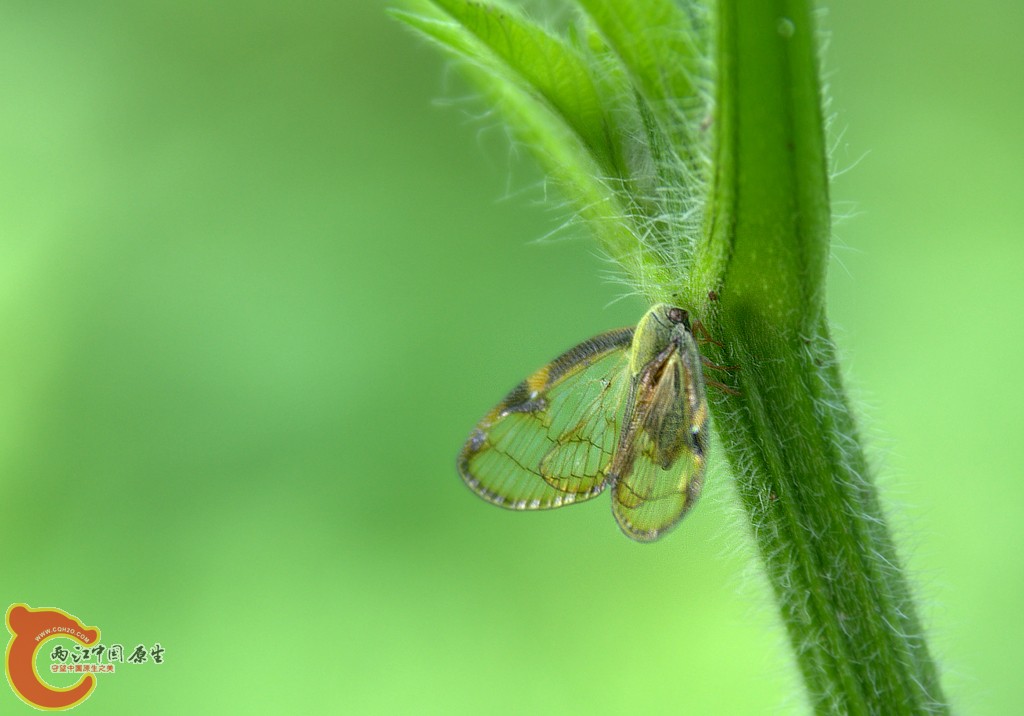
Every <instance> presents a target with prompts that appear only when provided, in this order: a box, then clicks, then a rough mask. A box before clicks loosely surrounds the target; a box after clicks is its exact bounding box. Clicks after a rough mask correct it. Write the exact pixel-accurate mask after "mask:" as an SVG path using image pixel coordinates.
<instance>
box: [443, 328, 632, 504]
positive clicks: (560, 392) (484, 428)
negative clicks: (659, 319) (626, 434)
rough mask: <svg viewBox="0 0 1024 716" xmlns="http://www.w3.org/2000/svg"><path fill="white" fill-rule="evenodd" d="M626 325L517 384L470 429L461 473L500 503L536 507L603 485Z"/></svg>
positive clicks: (622, 381)
mask: <svg viewBox="0 0 1024 716" xmlns="http://www.w3.org/2000/svg"><path fill="white" fill-rule="evenodd" d="M632 338H633V329H632V328H620V329H618V330H615V331H609V332H607V333H602V334H600V335H598V336H595V337H594V338H591V339H590V340H588V341H584V342H583V343H580V344H579V345H577V346H574V347H573V348H571V349H569V350H568V351H566V352H565V353H563V354H562V355H560V356H559V357H558V358H556V359H555V360H554V361H552V362H551V363H549V364H548V365H546V366H544V367H543V368H541V369H540V370H538V371H537V372H536V373H534V374H533V375H531V376H530V377H529V378H527V379H526V380H524V381H523V382H522V383H520V384H519V385H517V386H516V387H515V388H513V389H512V391H511V392H510V393H509V394H508V395H507V396H506V397H505V399H504V400H502V401H501V403H499V404H498V405H497V406H496V407H495V408H494V409H493V410H491V412H489V413H488V414H487V415H485V416H484V418H483V420H481V421H480V422H479V423H478V424H477V426H476V428H475V429H474V430H473V432H472V434H471V435H470V436H469V439H468V440H467V441H466V444H465V445H464V446H463V448H462V452H461V453H459V458H458V467H459V474H460V475H462V479H463V480H464V481H465V483H466V484H467V485H468V486H469V488H470V489H472V490H473V491H474V492H475V493H476V494H478V495H479V496H480V497H482V498H484V499H485V500H487V501H488V502H492V503H494V504H496V505H499V506H501V507H506V508H509V509H516V510H542V509H546V508H551V507H560V506H562V505H568V504H572V503H574V502H580V501H583V500H587V499H589V498H591V497H593V496H595V495H597V494H598V493H600V492H601V490H603V489H604V486H605V482H606V476H607V470H608V466H609V464H610V462H611V459H612V455H613V453H614V452H615V447H616V445H617V444H618V441H619V432H620V430H619V429H620V425H621V419H622V411H623V409H624V406H623V398H624V396H625V393H626V388H627V384H628V383H629V378H628V375H627V374H626V369H627V365H628V354H627V351H626V349H627V348H628V347H629V345H630V342H631V341H632Z"/></svg>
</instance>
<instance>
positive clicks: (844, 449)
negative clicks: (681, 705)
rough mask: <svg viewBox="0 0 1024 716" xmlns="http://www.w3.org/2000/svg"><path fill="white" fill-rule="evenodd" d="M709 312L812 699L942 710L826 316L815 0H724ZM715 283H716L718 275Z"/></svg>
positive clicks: (776, 586)
mask: <svg viewBox="0 0 1024 716" xmlns="http://www.w3.org/2000/svg"><path fill="white" fill-rule="evenodd" d="M718 23H719V25H718V33H719V34H718V45H717V58H716V59H717V66H718V72H719V77H718V94H717V98H718V113H717V117H716V121H717V123H718V128H717V131H718V134H717V137H718V144H717V156H716V173H715V179H714V187H713V189H712V192H713V196H712V203H711V217H712V218H711V222H712V223H711V230H710V231H709V235H708V237H707V242H706V244H705V245H703V246H702V247H700V248H699V252H700V253H701V259H700V260H698V261H697V262H695V263H696V266H697V267H699V269H698V270H699V272H700V273H699V276H700V277H701V278H702V279H703V283H701V282H698V283H697V285H696V287H694V286H692V285H691V287H690V288H689V291H690V292H693V291H695V290H704V289H708V288H714V289H715V290H716V292H717V293H718V296H719V300H718V301H717V302H716V303H714V304H709V305H710V310H709V312H708V316H707V318H706V324H707V325H708V327H709V328H710V329H711V332H712V334H713V335H714V336H715V337H716V338H718V339H719V340H721V341H722V342H723V344H724V347H723V350H722V351H721V352H720V353H714V355H715V356H716V358H717V359H718V360H721V361H722V362H724V363H727V364H730V365H737V366H740V368H741V369H740V370H739V371H737V372H736V378H735V380H736V387H737V388H738V389H739V391H740V393H741V394H740V395H739V396H727V397H724V398H723V399H721V400H720V401H718V402H717V404H716V405H715V413H714V414H715V419H716V428H717V430H718V432H719V434H720V436H721V437H722V440H723V443H724V445H725V449H726V452H727V454H728V455H729V459H730V462H731V464H732V467H733V469H734V474H735V475H736V477H737V485H738V491H739V495H740V498H741V500H742V503H743V506H744V508H745V510H746V513H747V515H748V517H749V519H750V524H751V525H752V528H753V532H754V536H755V540H756V542H757V546H758V549H759V551H760V554H761V558H762V560H763V562H764V565H765V568H766V571H767V574H768V577H769V580H770V582H771V585H772V588H773V590H774V593H775V596H776V598H777V600H778V603H779V606H780V610H781V614H782V617H783V621H784V623H785V626H786V629H787V630H788V633H789V637H790V641H791V643H792V645H793V648H794V650H795V654H796V657H797V662H798V664H799V668H800V670H801V672H802V674H803V677H804V680H805V683H806V685H807V687H808V691H809V695H810V700H811V704H812V705H813V707H814V708H815V710H816V711H817V712H819V713H849V714H919V713H932V712H945V711H946V707H945V705H944V701H943V697H942V693H941V689H940V685H939V681H938V675H937V670H936V668H935V666H934V664H933V662H932V660H931V658H930V657H929V654H928V649H927V646H926V643H925V640H924V636H923V630H922V627H921V624H920V622H919V620H918V618H917V616H916V610H915V607H914V604H913V602H912V599H911V596H910V589H909V587H908V584H907V580H906V578H905V576H904V575H903V572H902V570H901V568H900V567H899V561H898V559H897V557H896V553H895V549H894V546H893V542H892V538H891V536H890V533H889V530H888V527H887V526H886V521H885V518H884V515H883V512H882V509H881V505H880V503H879V499H878V495H877V492H876V489H875V487H874V485H873V483H872V481H871V479H870V477H869V466H868V464H867V460H866V459H865V456H864V452H863V449H862V447H861V444H860V440H859V437H858V435H857V430H856V426H855V420H854V418H853V414H852V412H851V410H850V406H849V404H848V401H847V399H846V397H845V393H844V390H843V387H842V384H841V378H840V372H839V370H838V368H837V365H836V361H835V355H834V349H833V345H832V342H831V340H830V338H829V333H828V328H827V324H826V321H825V312H824V300H823V293H824V292H823V288H822V287H823V286H824V273H825V269H826V261H827V255H828V232H829V202H828V181H827V170H826V160H825V150H824V132H823V126H822V115H821V100H820V95H819V89H818V84H817V82H818V80H817V77H818V69H817V56H816V52H815V37H814V24H813V18H812V15H811V8H810V6H809V3H808V2H805V1H803V0H721V1H720V3H719V14H718ZM712 282H715V284H716V285H712Z"/></svg>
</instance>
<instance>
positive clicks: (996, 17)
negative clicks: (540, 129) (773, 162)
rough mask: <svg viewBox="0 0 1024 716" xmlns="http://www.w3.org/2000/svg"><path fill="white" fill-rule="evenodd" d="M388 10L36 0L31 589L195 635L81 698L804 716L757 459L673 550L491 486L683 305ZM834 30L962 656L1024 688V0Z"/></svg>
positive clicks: (927, 582) (871, 367)
mask: <svg viewBox="0 0 1024 716" xmlns="http://www.w3.org/2000/svg"><path fill="white" fill-rule="evenodd" d="M382 7H383V4H382V3H376V2H355V1H349V2H344V1H342V2H340V3H339V2H312V1H300V2H291V3H283V2H278V3H271V2H257V3H253V2H244V3H243V2H222V3H207V2H174V3H170V2H167V3H135V2H105V3H89V2H69V1H64V2H47V3H40V2H28V1H18V2H5V3H3V5H2V7H0V66H2V67H3V68H4V69H3V72H2V74H0V77H2V79H0V83H2V85H0V86H2V89H0V163H2V164H0V166H2V171H0V182H2V186H0V325H2V336H3V337H2V340H0V375H2V376H3V379H2V380H3V384H2V400H0V544H2V545H3V549H4V559H3V576H2V578H0V606H2V607H3V608H5V609H6V607H7V605H9V604H11V603H13V602H27V603H28V604H30V605H32V606H35V607H41V606H54V607H60V608H62V609H65V610H67V611H69V612H70V613H72V614H74V615H76V616H78V617H79V618H81V619H82V620H84V621H85V622H86V624H88V625H96V626H99V627H100V628H101V630H102V632H103V641H104V642H112V641H124V642H126V643H129V642H130V643H138V642H145V643H151V642H154V641H159V642H161V644H162V645H163V646H164V647H165V648H166V653H165V657H166V662H165V663H164V664H162V665H159V666H157V665H154V664H147V665H143V666H138V667H135V668H127V667H126V668H124V669H123V670H121V671H120V672H119V673H117V674H115V675H112V676H106V677H104V676H103V675H101V676H100V677H99V682H100V683H99V686H98V688H97V690H96V692H95V694H94V695H93V696H92V697H91V698H90V699H89V700H88V701H87V702H86V703H84V704H83V705H82V706H80V707H79V709H78V711H77V713H81V714H89V713H95V714H100V713H102V714H122V713H124V714H127V713H136V712H138V711H139V710H140V709H144V710H145V711H146V712H147V713H150V714H180V713H225V712H243V711H244V712H248V713H353V714H362V713H367V714H404V713H424V714H435V713H436V714H475V713H495V714H499V713H510V714H514V713H538V714H542V713H546V714H565V713H588V714H618V713H627V712H633V713H650V714H660V713H678V712H686V713H737V714H760V713H780V712H781V713H801V712H803V711H804V709H805V706H804V703H803V700H802V696H801V692H800V684H799V680H798V678H797V677H796V675H795V671H794V667H793V665H792V660H791V657H790V656H789V653H788V647H787V644H786V641H785V637H784V635H783V633H782V631H781V628H780V627H779V625H778V622H777V620H776V617H775V614H774V607H773V605H772V603H771V600H770V598H769V596H768V594H767V591H766V588H765V586H764V584H763V583H762V581H761V578H760V577H759V576H758V570H757V564H756V562H755V561H753V560H752V559H751V558H750V548H749V543H748V538H747V535H746V532H745V527H744V526H743V524H742V522H741V519H740V517H739V516H738V514H737V513H736V508H735V507H734V501H733V494H732V491H731V488H730V486H729V477H728V474H727V473H726V471H725V470H724V469H722V468H720V467H719V468H716V467H712V468H711V472H710V475H709V480H708V488H707V490H706V496H705V498H704V499H703V501H702V503H701V504H700V506H699V509H697V510H696V511H695V512H694V513H693V514H692V515H691V516H690V517H689V518H688V519H687V520H686V522H685V523H684V524H683V525H682V526H681V527H680V528H679V529H678V530H677V531H676V532H674V533H673V534H672V535H671V536H670V537H668V538H667V539H665V540H663V541H662V542H660V543H658V544H654V545H650V546H644V545H639V544H635V543H632V542H631V541H629V540H627V539H626V538H624V537H623V536H622V535H621V534H619V532H618V530H617V529H616V527H615V524H614V522H613V520H612V518H611V516H610V514H609V510H608V505H607V501H606V500H598V501H596V502H594V503H589V504H588V505H586V506H581V507H578V508H574V509H568V510H560V511H557V512H551V513H545V514H532V515H524V514H513V513H507V512H504V511H502V510H498V509H495V508H492V507H490V506H488V505H486V504H484V503H483V502H481V501H479V500H478V499H476V498H475V497H473V496H472V495H471V494H470V493H469V492H468V491H467V490H466V489H465V488H464V487H463V486H462V484H461V482H460V481H459V479H458V477H457V475H456V473H455V468H454V456H455V453H456V451H457V450H458V448H459V446H460V444H461V442H462V440H463V439H464V438H465V436H466V434H467V433H468V431H469V429H470V428H471V427H472V425H473V424H474V423H475V421H476V420H477V419H478V418H479V417H480V415H482V414H483V413H484V412H485V411H486V410H487V409H488V408H489V407H490V406H491V405H492V404H493V403H494V402H496V401H497V400H498V399H499V398H500V397H501V396H502V395H503V394H504V393H505V391H506V390H507V389H508V388H510V387H511V386H512V385H513V384H514V383H516V382H517V381H518V380H520V379H521V378H522V377H524V376H525V375H526V374H527V373H529V372H530V371H532V370H533V369H534V368H536V367H538V366H539V365H541V364H542V363H543V362H545V361H547V360H549V359H550V358H552V357H553V356H554V355H556V354H557V353H559V352H560V351H561V350H563V349H564V348H566V347H568V346H569V345H571V344H572V343H574V342H576V341H579V340H581V339H583V338H586V337H588V336H590V335H591V334H594V333H596V332H599V331H601V330H605V329H607V328H611V327H614V326H619V325H624V324H628V323H632V322H634V321H635V320H636V318H637V317H638V316H639V315H640V313H641V312H642V311H643V309H644V306H643V305H642V304H641V303H639V302H638V301H636V300H626V301H620V302H618V303H614V304H612V305H609V304H610V302H611V301H613V299H615V298H617V297H618V296H619V295H620V294H621V288H620V287H617V286H615V285H612V284H609V283H608V282H606V281H602V280H601V278H600V277H599V273H600V272H601V271H602V270H603V268H604V267H603V266H602V264H601V262H600V261H599V260H598V259H597V258H595V256H594V253H595V251H594V247H593V246H592V244H590V243H589V242H588V241H587V240H586V239H585V238H579V239H576V240H572V241H554V242H548V243H539V244H538V243H531V240H532V239H536V238H538V237H540V236H543V235H545V234H547V233H548V232H550V231H551V230H552V229H554V228H555V227H557V226H558V224H559V222H560V221H561V218H562V217H561V215H559V214H558V213H557V212H556V211H552V210H551V209H550V208H546V207H544V206H543V205H542V204H541V203H540V202H539V200H540V199H541V198H542V194H543V191H542V189H541V188H540V187H539V185H538V181H539V176H538V174H537V173H536V172H535V170H534V169H533V168H532V165H531V164H530V163H529V161H527V160H525V159H522V157H525V155H526V152H525V151H524V150H522V149H521V148H520V149H518V150H513V151H509V150H508V147H507V144H506V142H505V140H504V132H503V130H502V129H501V128H500V125H499V124H498V123H497V121H496V119H495V118H493V117H487V116H485V115H486V109H485V108H484V107H483V106H482V105H481V104H479V103H476V102H466V101H464V100H465V98H466V97H467V96H469V95H470V94H471V91H470V89H469V88H467V87H466V85H465V84H463V83H462V82H461V80H460V78H459V77H458V74H457V72H455V71H453V70H452V69H451V67H450V65H449V64H448V63H447V62H446V61H445V60H444V59H442V58H441V57H439V56H438V55H437V54H436V53H435V52H434V51H433V50H431V49H430V48H428V47H426V46H425V44H424V43H422V42H420V41H419V40H417V39H414V38H413V37H411V36H410V35H408V34H407V33H406V32H405V31H404V30H403V29H402V28H401V27H399V26H398V24H397V23H395V22H393V21H391V20H390V19H388V18H387V17H386V16H385V15H384V14H383V12H382ZM825 25H826V27H828V28H829V29H830V30H831V38H830V43H829V48H828V51H827V61H826V70H827V73H828V81H829V83H830V85H831V96H832V99H833V102H832V105H831V110H832V111H833V112H834V113H835V127H836V129H837V130H841V132H840V131H837V132H836V133H835V134H836V135H837V136H839V137H840V139H839V140H838V141H837V143H836V153H835V158H836V165H837V168H838V169H840V170H844V169H848V170H849V171H847V172H846V173H844V174H843V175H842V176H841V177H840V178H839V179H838V180H837V182H836V184H835V187H834V195H835V198H836V201H837V209H838V210H839V211H840V212H841V213H846V214H852V215H853V216H852V217H851V218H850V219H848V220H845V221H843V222H841V223H839V224H838V225H837V226H836V236H837V239H836V248H835V250H834V257H835V258H834V261H833V263H832V276H831V284H830V303H831V310H832V315H833V317H834V319H835V322H836V325H837V329H836V334H837V340H838V341H839V343H840V345H841V347H842V349H843V352H844V354H845V355H846V362H847V365H848V367H849V369H850V374H851V378H852V381H851V382H852V385H853V390H854V393H855V394H856V395H857V396H858V401H859V402H861V403H862V404H863V405H864V411H863V412H864V414H865V419H864V423H865V425H866V428H867V429H866V432H867V434H868V435H869V436H870V438H871V442H872V445H873V452H874V454H875V455H876V457H877V459H876V462H877V464H878V466H879V472H880V474H881V482H882V484H883V487H884V490H885V496H886V499H887V502H888V503H889V504H890V505H891V511H892V512H893V514H894V522H895V525H896V528H897V531H898V533H899V534H900V536H901V544H902V552H903V554H904V556H905V558H906V561H907V562H908V563H909V566H910V569H911V572H912V574H913V576H914V579H915V582H916V583H917V585H918V594H919V597H920V600H921V603H922V609H923V614H924V616H925V618H926V621H927V623H928V624H929V626H930V632H931V638H932V648H933V650H934V651H935V652H936V653H937V654H938V656H939V658H940V660H941V662H942V664H943V667H944V669H945V674H946V675H945V685H946V689H947V691H948V693H949V695H950V697H951V698H952V700H953V702H954V704H955V705H956V706H957V707H958V709H959V710H961V711H962V712H965V713H967V712H969V713H974V714H1007V713H1012V712H1015V711H1019V710H1020V708H1021V706H1022V703H1024V699H1022V698H1021V692H1022V689H1021V684H1020V678H1019V673H1018V672H1019V665H1020V656H1019V645H1020V644H1021V643H1022V642H1024V623H1022V622H1021V620H1020V619H1019V618H1018V612H1019V606H1020V604H1021V594H1022V592H1024V550H1022V543H1021V536H1022V528H1021V524H1022V520H1021V517H1020V510H1019V509H1018V507H1019V506H1020V505H1022V504H1024V479H1021V477H1022V474H1021V473H1022V469H1021V460H1020V457H1019V453H1018V451H1017V447H1018V445H1017V442H1018V438H1016V437H1014V436H1015V435H1016V434H1017V432H1018V429H1019V426H1020V418H1019V406H1020V404H1021V400H1020V398H1021V380H1020V378H1019V377H1018V376H1016V374H1015V373H1014V372H1013V371H1014V366H1019V365H1021V362H1022V357H1024V356H1022V353H1024V339H1022V331H1021V328H1020V322H1019V320H1018V318H1017V313H1018V312H1019V310H1020V306H1021V305H1022V301H1024V288H1022V287H1021V286H1022V283H1024V282H1022V281H1021V275H1020V274H1021V270H1022V267H1024V261H1022V259H1024V242H1022V241H1020V240H1019V238H1017V239H1015V238H1013V237H1014V236H1019V234H1020V227H1021V226H1022V225H1024V201H1021V198H1020V197H1021V193H1022V189H1024V185H1022V183H1024V172H1022V169H1024V140H1022V133H1021V130H1020V116H1021V113H1022V111H1024V92H1022V89H1024V87H1022V84H1021V82H1020V78H1019V75H1020V71H1021V69H1022V67H1024V45H1022V44H1021V43H1020V30H1021V27H1022V26H1024V10H1022V6H1021V5H1020V4H1017V3H1011V2H984V1H982V2H978V3H972V4H970V5H969V6H968V5H963V4H962V3H954V2H952V1H951V0H945V1H944V2H923V1H922V0H916V1H915V2H906V3H898V4H889V3H882V2H880V1H879V0H871V1H868V2H862V3H842V4H837V5H836V7H834V8H832V9H831V10H830V11H829V12H828V13H827V14H826V16H825ZM436 100H444V102H442V104H449V105H451V106H438V102H436ZM517 157H519V158H517ZM851 202H852V203H851ZM0 712H3V713H28V712H29V707H28V706H26V705H24V704H23V703H21V702H20V701H18V700H17V698H16V697H15V696H14V694H13V693H12V692H11V691H10V690H9V689H8V688H6V687H4V688H0Z"/></svg>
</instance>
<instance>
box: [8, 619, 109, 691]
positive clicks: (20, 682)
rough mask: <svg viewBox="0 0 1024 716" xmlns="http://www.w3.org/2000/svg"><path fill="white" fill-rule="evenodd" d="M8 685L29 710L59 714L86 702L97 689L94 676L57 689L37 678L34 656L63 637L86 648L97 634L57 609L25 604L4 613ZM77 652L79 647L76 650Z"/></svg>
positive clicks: (84, 676)
mask: <svg viewBox="0 0 1024 716" xmlns="http://www.w3.org/2000/svg"><path fill="white" fill-rule="evenodd" d="M7 629H8V631H10V632H11V641H10V643H9V644H8V645H7V681H8V682H10V684H11V688H12V689H14V693H16V694H17V695H18V696H19V697H21V700H22V701H24V702H25V703H27V704H28V705H29V706H35V707H36V708H37V709H44V710H47V711H62V710H64V709H70V708H72V707H73V706H77V705H78V704H80V703H82V702H83V701H85V700H86V699H87V698H89V694H91V693H92V691H93V689H95V688H96V676H95V675H93V674H90V673H87V674H83V676H82V678H80V679H79V680H78V681H76V682H75V683H74V684H72V685H71V686H68V687H65V688H57V687H55V686H50V685H49V684H47V683H45V682H44V681H43V680H42V679H40V678H39V673H38V672H37V671H36V654H37V653H38V652H39V649H41V648H42V646H43V644H45V643H46V642H48V641H49V640H51V639H56V638H58V637H63V638H65V639H71V640H72V641H76V642H78V643H79V644H81V645H82V646H85V647H89V646H91V645H93V644H95V643H96V642H97V641H99V638H100V630H99V629H98V628H96V627H87V626H85V625H84V624H82V622H80V621H79V620H78V619H77V618H75V617H73V616H71V615H70V614H68V613H67V612H65V611H62V610H60V609H32V608H31V607H30V606H28V605H27V604H12V605H11V607H10V609H8V610H7ZM76 648H78V647H76Z"/></svg>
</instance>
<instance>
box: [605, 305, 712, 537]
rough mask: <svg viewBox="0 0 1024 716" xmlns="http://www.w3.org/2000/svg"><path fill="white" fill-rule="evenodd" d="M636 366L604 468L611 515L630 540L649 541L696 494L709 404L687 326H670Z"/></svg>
mask: <svg viewBox="0 0 1024 716" xmlns="http://www.w3.org/2000/svg"><path fill="white" fill-rule="evenodd" d="M655 345H656V347H661V346H660V344H655ZM638 367H639V369H638V370H637V371H636V373H635V374H634V377H633V378H632V379H631V386H630V394H629V397H628V400H627V405H626V410H625V415H624V418H623V421H624V427H623V431H622V435H621V438H620V441H619V447H618V450H617V451H616V455H615V459H614V461H613V464H612V465H611V466H610V469H609V475H610V480H611V481H613V482H614V485H615V487H614V489H613V492H612V513H613V514H614V515H615V520H616V521H617V522H618V523H619V527H621V528H622V531H623V532H625V533H626V534H627V535H628V536H629V537H632V538H633V539H635V540H637V541H640V542H653V541H654V540H656V539H658V538H659V537H660V536H661V535H663V534H664V533H665V532H666V531H668V530H669V529H671V528H672V527H674V526H675V525H676V524H677V523H678V522H679V520H681V519H682V518H683V515H685V514H686V512H687V511H688V510H689V509H690V508H691V507H692V506H693V504H694V503H695V502H696V501H697V498H698V497H699V496H700V491H701V487H702V485H703V482H704V466H705V452H706V444H707V419H708V407H707V401H706V399H705V397H704V382H703V377H702V374H701V365H700V354H699V353H698V352H697V345H696V343H695V342H694V340H693V337H692V335H691V334H690V333H689V328H688V326H686V327H684V326H683V325H682V324H680V325H678V326H676V327H675V328H674V330H673V332H672V336H671V338H670V339H669V340H668V342H667V344H666V345H665V346H664V347H663V348H661V350H660V351H659V352H658V353H657V354H656V355H654V357H653V358H650V359H649V360H648V361H647V362H646V363H643V364H642V365H640V366H638Z"/></svg>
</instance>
